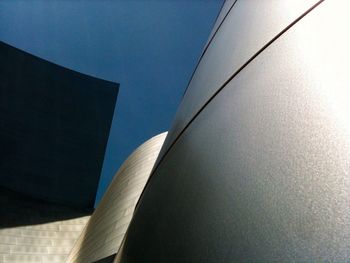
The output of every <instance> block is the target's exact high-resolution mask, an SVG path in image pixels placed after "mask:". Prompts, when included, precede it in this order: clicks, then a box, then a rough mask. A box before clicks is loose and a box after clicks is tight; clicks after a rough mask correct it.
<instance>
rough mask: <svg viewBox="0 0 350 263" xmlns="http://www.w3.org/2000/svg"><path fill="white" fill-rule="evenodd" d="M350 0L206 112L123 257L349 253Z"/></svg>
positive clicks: (314, 15)
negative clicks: (349, 12) (349, 28)
mask: <svg viewBox="0 0 350 263" xmlns="http://www.w3.org/2000/svg"><path fill="white" fill-rule="evenodd" d="M348 10H349V4H348V3H347V2H346V1H325V2H324V3H322V4H321V5H319V6H318V7H316V8H315V9H314V10H313V11H311V13H309V14H308V15H307V16H305V17H304V18H303V19H302V20H301V21H299V22H298V23H297V24H296V25H294V26H293V27H292V28H291V29H289V30H288V31H287V32H286V33H285V34H283V35H282V36H281V37H280V38H279V39H277V40H276V41H275V42H274V43H273V44H272V45H271V46H269V47H268V48H267V49H266V50H265V51H264V52H262V53H261V54H260V55H259V56H258V57H256V58H255V59H254V60H253V61H252V62H251V63H250V64H248V65H247V67H245V68H244V69H243V70H242V71H241V72H240V73H239V74H238V75H237V76H236V77H235V78H234V79H233V80H232V81H231V82H230V83H229V84H228V85H227V86H226V87H225V88H224V89H223V90H222V91H221V92H220V93H219V94H218V95H217V96H216V97H215V98H214V99H213V100H212V101H211V102H210V103H209V104H208V105H207V107H206V108H205V109H204V110H203V111H202V112H201V114H200V115H198V117H197V118H196V119H195V120H194V122H192V124H191V125H190V126H189V127H188V129H187V130H186V131H185V132H184V133H183V134H182V136H181V137H180V139H179V140H178V141H177V142H176V144H175V145H174V146H173V148H172V149H171V151H170V152H169V153H168V154H167V156H166V157H165V159H164V160H163V161H162V162H161V163H160V165H159V167H158V168H157V169H156V171H155V173H154V175H153V176H152V178H151V179H150V181H149V184H148V185H147V188H146V189H145V192H144V194H143V196H142V197H141V199H140V203H139V205H138V207H137V209H136V212H135V215H134V218H133V221H132V223H131V224H130V227H129V230H128V232H127V235H126V239H125V243H124V245H123V250H121V252H120V253H121V254H119V255H118V257H117V262H123V263H135V262H191V263H193V262H201V263H202V262H215V263H219V262H349V261H350V206H349V204H350V177H349V171H350V121H349V116H350V104H349V101H350V88H349V68H350V50H349V48H348V47H349V46H350V37H349V31H348V25H349V24H350V17H349V15H348Z"/></svg>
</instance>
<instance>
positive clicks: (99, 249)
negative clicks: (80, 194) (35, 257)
mask: <svg viewBox="0 0 350 263" xmlns="http://www.w3.org/2000/svg"><path fill="white" fill-rule="evenodd" d="M166 134H167V133H162V134H159V135H157V136H155V137H153V138H151V139H149V140H148V141H146V142H145V143H143V144H142V145H141V146H140V147H138V148H137V149H136V150H135V151H134V152H133V153H132V154H131V155H130V156H129V158H128V159H127V160H126V161H125V162H124V163H123V165H122V166H121V167H120V169H119V171H118V172H117V173H116V175H115V176H114V179H113V181H112V182H111V184H110V186H109V187H108V190H107V191H106V193H105V195H104V196H103V199H102V200H101V202H100V204H99V205H98V207H97V208H96V210H95V212H94V213H93V215H92V216H91V218H90V220H89V222H88V224H87V225H86V227H85V229H84V230H83V232H82V234H81V236H80V238H79V240H78V241H77V243H76V244H75V246H74V248H73V250H72V251H71V253H70V256H69V258H68V260H67V262H72V263H80V262H81V263H87V262H96V261H98V260H101V259H104V258H106V257H109V256H111V255H113V254H116V253H117V252H118V250H119V246H120V244H121V242H122V240H123V238H124V235H125V232H126V230H127V228H128V226H129V223H130V221H131V218H132V216H133V213H134V209H135V206H136V203H137V201H138V200H139V197H140V195H141V192H142V190H143V189H144V187H145V184H146V182H147V180H148V177H149V175H150V173H151V170H152V168H153V166H154V163H155V161H156V159H157V156H158V154H159V151H160V148H161V147H162V145H163V142H164V139H165V137H166Z"/></svg>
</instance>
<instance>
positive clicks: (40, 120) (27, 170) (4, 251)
mask: <svg viewBox="0 0 350 263" xmlns="http://www.w3.org/2000/svg"><path fill="white" fill-rule="evenodd" d="M0 58H1V61H0V262H3V261H5V262H17V261H21V262H55V260H56V259H57V260H58V259H59V258H62V255H64V254H68V252H69V251H70V248H69V246H72V245H73V244H74V242H75V240H76V238H77V237H78V236H79V234H80V232H81V230H82V228H83V227H84V226H85V223H86V220H87V219H88V215H90V214H91V212H92V210H93V205H94V201H95V196H96V191H97V187H98V182H99V178H100V173H101V169H102V163H103V159H104V154H105V148H106V144H107V140H108V135H109V129H110V126H111V122H112V118H113V113H114V108H115V103H116V100H117V94H118V89H119V84H117V83H112V82H109V81H105V80H101V79H97V78H94V77H91V76H87V75H84V74H81V73H78V72H75V71H72V70H69V69H66V68H63V67H61V66H58V65H55V64H53V63H50V62H48V61H45V60H43V59H40V58H38V57H35V56H33V55H30V54H28V53H26V52H23V51H21V50H18V49H16V48H14V47H11V46H9V45H7V44H5V43H3V42H0ZM53 222H56V223H53ZM67 247H68V248H67ZM40 253H42V254H45V255H44V256H43V257H41V256H39V255H38V254H40Z"/></svg>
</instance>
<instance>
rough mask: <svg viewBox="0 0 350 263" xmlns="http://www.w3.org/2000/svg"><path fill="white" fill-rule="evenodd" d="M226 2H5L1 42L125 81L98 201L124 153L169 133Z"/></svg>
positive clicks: (1, 13) (0, 14)
mask: <svg viewBox="0 0 350 263" xmlns="http://www.w3.org/2000/svg"><path fill="white" fill-rule="evenodd" d="M221 5H222V0H202V1H200V0H153V1H152V0H123V1H112V0H111V1H109V0H70V1H68V0H66V1H65V0H50V1H48V0H24V1H17V0H8V1H0V40H2V41H4V42H6V43H9V44H11V45H13V46H15V47H18V48H20V49H23V50H25V51H27V52H30V53H32V54H34V55H37V56H39V57H41V58H44V59H47V60H49V61H52V62H54V63H56V64H59V65H62V66H65V67H68V68H71V69H73V70H76V71H79V72H82V73H85V74H89V75H92V76H95V77H99V78H103V79H106V80H111V81H115V82H119V83H120V91H119V97H118V101H117V105H116V109H115V113H114V120H113V123H112V127H111V133H110V136H109V141H108V145H107V149H106V155H105V160H104V165H103V169H102V174H101V180H100V185H99V189H98V194H97V200H99V199H100V198H101V195H102V194H103V192H104V191H105V189H106V187H107V186H108V184H109V182H110V180H111V179H112V177H113V175H114V174H115V172H116V171H117V170H118V168H119V166H120V165H121V163H122V162H123V161H124V160H125V159H126V158H127V156H128V155H129V154H130V153H131V152H132V151H133V150H134V149H135V148H136V147H137V146H138V145H140V144H141V143H142V142H144V141H145V140H147V139H149V138H150V137H152V136H154V135H156V134H158V133H160V132H163V131H165V130H168V129H169V127H170V125H171V121H172V118H173V117H174V114H175V112H176V108H177V106H178V104H179V102H180V99H181V96H182V94H183V92H184V90H185V88H186V85H187V83H188V81H189V78H190V76H191V73H192V71H193V69H194V67H195V65H196V63H197V60H198V58H199V56H200V54H201V51H202V49H203V46H204V44H205V42H206V40H207V38H208V36H209V33H210V30H211V27H212V26H213V24H214V20H215V18H216V15H217V14H218V12H219V9H220V7H221Z"/></svg>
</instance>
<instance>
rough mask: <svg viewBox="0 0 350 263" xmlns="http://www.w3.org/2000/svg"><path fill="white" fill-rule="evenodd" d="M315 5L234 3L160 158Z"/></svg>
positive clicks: (292, 0) (291, 0)
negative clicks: (241, 70) (246, 67)
mask: <svg viewBox="0 0 350 263" xmlns="http://www.w3.org/2000/svg"><path fill="white" fill-rule="evenodd" d="M316 2H318V1H316V0H307V1H305V0H283V1H281V0H245V1H244V0H238V1H237V2H236V3H235V4H234V6H233V8H232V9H231V11H230V13H229V15H228V16H227V17H226V19H225V21H224V22H223V23H222V25H221V27H220V28H219V31H218V32H217V33H216V35H215V38H214V39H213V41H212V42H211V44H210V46H209V47H208V49H207V51H206V53H205V55H204V56H203V58H202V59H201V62H200V64H199V65H198V67H197V69H196V72H195V74H194V76H193V78H192V80H191V82H190V84H189V87H188V89H187V91H186V95H185V97H184V98H183V100H182V102H181V104H180V107H179V109H178V111H177V113H176V117H175V120H174V122H173V125H172V128H171V129H170V131H169V135H168V137H167V139H166V141H165V143H164V147H163V149H162V151H161V153H160V157H162V156H163V154H164V153H165V151H166V150H167V149H168V148H169V146H170V145H171V144H172V143H173V142H174V140H175V139H176V138H177V136H178V135H179V134H180V133H181V131H182V130H183V129H184V127H185V126H186V125H187V124H188V123H189V121H190V120H191V119H192V118H193V117H194V115H195V114H196V113H197V111H198V110H199V109H200V108H201V107H202V106H203V105H204V104H205V103H206V101H207V100H208V99H209V98H210V97H211V96H212V95H213V94H214V93H215V92H216V91H217V90H218V89H219V88H220V86H221V85H223V84H224V83H225V81H226V80H228V79H229V77H230V76H231V75H232V74H234V73H235V72H236V71H237V70H238V69H239V68H240V67H241V66H242V65H243V64H244V63H246V62H247V61H248V60H249V59H250V58H251V57H252V56H253V55H254V54H255V53H256V52H258V51H259V50H260V49H261V48H262V47H263V46H264V45H265V44H266V43H268V42H269V41H270V40H272V39H273V38H274V37H275V36H276V35H277V34H278V33H280V32H281V31H282V30H283V29H284V28H286V27H287V26H288V25H290V24H291V23H292V22H293V21H294V20H295V19H297V18H298V17H299V16H300V15H301V14H303V13H304V12H305V11H306V10H308V9H309V8H310V7H311V6H312V5H313V4H315V3H316ZM224 11H226V8H225V10H224ZM220 17H221V16H220Z"/></svg>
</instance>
